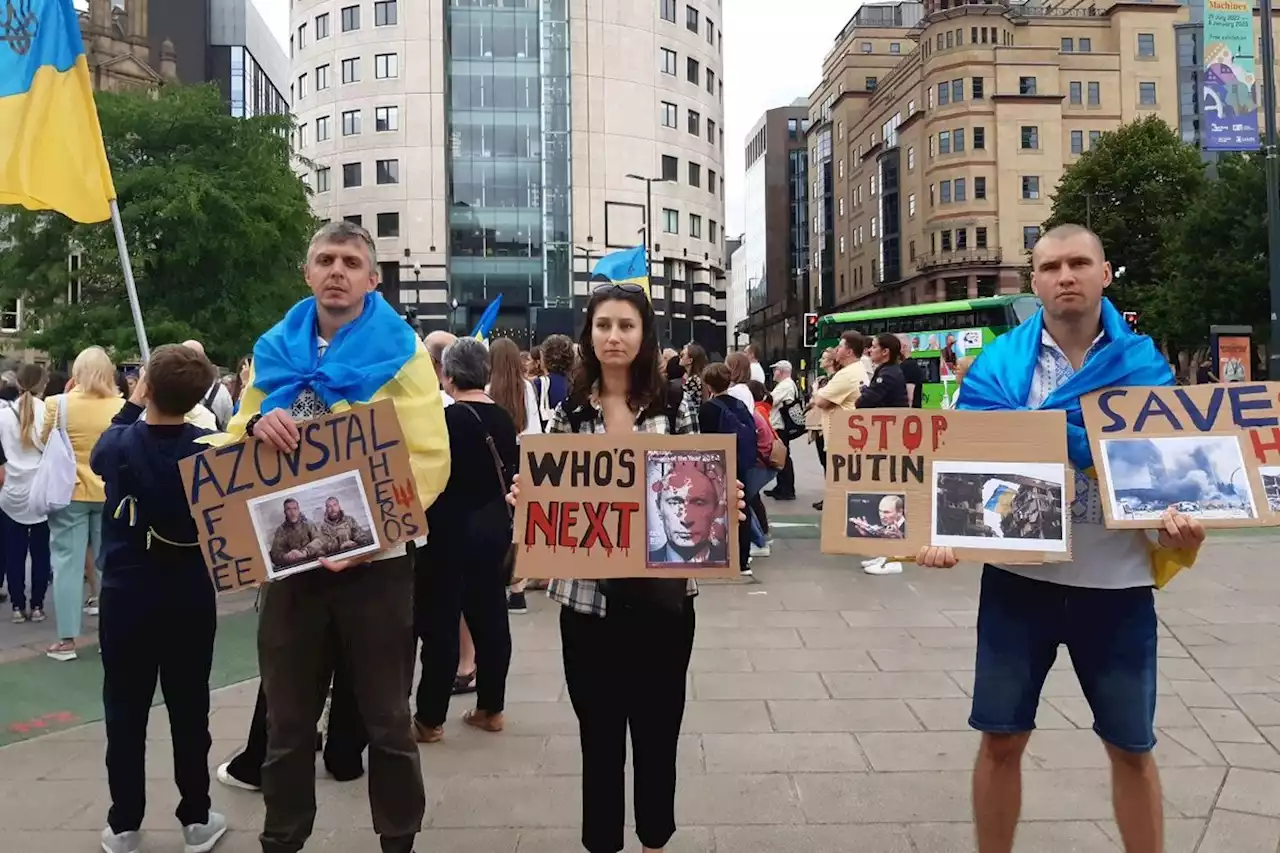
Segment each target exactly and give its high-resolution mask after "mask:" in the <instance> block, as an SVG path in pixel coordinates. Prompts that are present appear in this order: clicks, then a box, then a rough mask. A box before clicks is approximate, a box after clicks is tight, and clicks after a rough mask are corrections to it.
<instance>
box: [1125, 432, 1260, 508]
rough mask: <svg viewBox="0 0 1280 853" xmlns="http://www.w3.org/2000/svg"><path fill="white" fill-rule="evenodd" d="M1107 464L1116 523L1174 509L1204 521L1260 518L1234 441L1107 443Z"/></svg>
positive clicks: (1179, 439) (1201, 438)
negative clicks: (1170, 508)
mask: <svg viewBox="0 0 1280 853" xmlns="http://www.w3.org/2000/svg"><path fill="white" fill-rule="evenodd" d="M1102 464H1103V465H1104V466H1105V469H1106V475H1107V483H1108V484H1109V487H1110V490H1111V494H1110V495H1108V500H1110V501H1111V514H1112V517H1113V518H1115V519H1116V520H1117V521H1151V520H1153V519H1158V518H1159V517H1160V516H1161V515H1162V514H1163V513H1164V511H1165V510H1166V509H1168V508H1169V507H1175V508H1176V509H1177V510H1178V511H1179V512H1182V513H1185V514H1187V515H1192V516H1195V517H1197V518H1201V519H1229V518H1246V519H1247V518H1257V511H1256V509H1255V508H1254V503H1253V494H1252V492H1251V491H1250V490H1249V472H1248V470H1247V469H1246V468H1245V465H1244V456H1243V455H1242V454H1241V452H1240V442H1239V440H1238V439H1237V438H1236V437H1235V436H1231V435H1216V436H1215V435H1210V436H1193V437H1188V438H1183V437H1180V436H1170V437H1164V438H1118V439H1107V440H1105V441H1103V442H1102Z"/></svg>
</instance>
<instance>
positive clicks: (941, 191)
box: [938, 181, 951, 204]
mask: <svg viewBox="0 0 1280 853" xmlns="http://www.w3.org/2000/svg"><path fill="white" fill-rule="evenodd" d="M938 203H939V204H951V182H950V181H943V182H942V183H940V184H938Z"/></svg>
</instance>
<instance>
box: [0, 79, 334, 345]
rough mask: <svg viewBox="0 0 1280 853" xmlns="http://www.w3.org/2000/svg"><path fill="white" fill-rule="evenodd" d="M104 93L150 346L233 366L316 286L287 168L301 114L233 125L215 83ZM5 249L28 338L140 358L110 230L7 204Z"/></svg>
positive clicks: (309, 220) (301, 203) (1, 223)
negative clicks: (74, 257) (307, 277)
mask: <svg viewBox="0 0 1280 853" xmlns="http://www.w3.org/2000/svg"><path fill="white" fill-rule="evenodd" d="M95 98H96V101H97V105H98V115H99V118H100V121H101V124H102V132H103V137H104V139H105V141H106V147H107V156H108V159H109V160H110V162H111V171H112V175H113V176H114V179H115V186H116V192H117V195H118V198H119V204H120V214H121V220H122V223H123V226H124V232H125V237H126V240H127V241H128V245H129V252H130V254H131V256H132V259H133V270H134V276H135V279H136V282H137V287H138V297H139V300H140V302H141V304H142V315H143V319H144V321H145V323H146V328H147V335H148V338H149V340H150V342H151V343H152V344H153V345H158V344H162V343H169V342H174V341H181V340H184V339H186V338H190V337H195V338H199V339H200V340H202V341H203V342H204V343H205V346H206V348H207V350H208V352H209V355H210V357H211V358H212V359H213V360H214V361H216V362H219V363H222V364H232V363H234V361H235V359H236V358H237V357H239V356H240V355H243V354H245V353H247V352H249V351H250V349H251V348H252V345H253V342H254V340H255V339H256V338H257V336H258V335H259V334H261V333H262V331H264V330H265V329H266V328H267V327H269V326H270V325H271V324H272V323H274V322H275V321H276V320H277V319H279V317H280V316H281V315H282V314H283V313H284V311H285V310H287V309H288V307H289V306H290V305H292V304H293V303H294V302H295V301H296V300H297V299H298V298H300V297H301V296H303V295H305V292H306V291H305V286H304V284H303V282H302V278H301V275H300V274H299V268H300V265H301V263H302V261H303V260H304V259H305V253H306V247H307V241H308V238H309V236H310V234H311V233H312V231H313V230H314V228H315V225H316V220H315V217H314V216H312V214H311V211H310V208H309V205H308V201H307V189H306V187H305V186H304V185H303V184H302V182H301V181H300V180H299V179H298V177H297V175H296V174H295V173H294V172H293V169H292V168H291V166H290V156H291V154H290V145H289V132H290V130H291V129H292V127H293V120H292V118H291V117H289V116H259V117H255V118H247V119H238V118H233V117H231V116H230V115H227V114H226V106H225V103H224V102H223V100H222V98H221V95H220V94H219V92H218V90H217V88H216V87H213V86H165V87H163V88H162V89H160V91H159V92H147V93H126V94H113V93H104V92H100V93H97V94H96V96H95ZM0 245H6V246H9V248H8V249H7V250H6V251H5V252H4V253H2V254H0V298H2V299H4V300H6V301H8V300H13V299H15V298H16V299H21V300H22V306H23V320H24V323H23V325H24V327H25V331H24V335H23V337H24V339H25V343H27V344H28V345H30V346H33V347H36V348H38V349H41V350H44V351H45V352H48V353H49V354H50V356H52V357H53V358H54V359H55V360H66V359H70V358H73V357H74V356H75V354H76V353H77V352H79V350H81V349H82V348H84V347H86V346H89V345H92V344H99V345H101V346H104V347H106V348H107V349H108V350H109V351H111V352H112V353H113V354H114V355H115V356H116V358H117V359H120V360H124V359H126V358H129V357H133V356H136V354H137V352H138V344H137V339H136V336H135V334H134V328H133V320H132V317H131V314H130V312H129V303H128V298H127V295H126V291H125V286H124V277H123V274H122V271H121V268H120V260H119V256H118V255H117V252H116V244H115V236H114V232H113V230H112V227H111V224H110V223H109V222H106V223H97V224H92V225H81V224H77V223H74V222H71V221H70V220H68V219H67V218H65V217H63V216H61V215H59V214H53V213H32V212H30V211H25V210H17V209H12V208H11V209H8V210H6V216H4V217H0ZM71 253H75V254H78V255H79V258H80V267H79V270H78V273H77V274H76V275H75V276H73V274H72V272H71V271H69V269H68V255H69V254H71ZM73 278H78V280H79V282H80V292H79V294H78V298H77V295H76V294H73V293H72V292H71V291H70V288H71V286H72V282H73Z"/></svg>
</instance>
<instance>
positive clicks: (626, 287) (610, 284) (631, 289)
mask: <svg viewBox="0 0 1280 853" xmlns="http://www.w3.org/2000/svg"><path fill="white" fill-rule="evenodd" d="M613 290H617V291H620V292H622V293H644V288H643V287H641V286H640V285H638V284H619V283H618V282H616V281H602V282H600V284H597V285H596V287H595V289H594V290H592V291H591V292H592V293H605V292H607V291H613Z"/></svg>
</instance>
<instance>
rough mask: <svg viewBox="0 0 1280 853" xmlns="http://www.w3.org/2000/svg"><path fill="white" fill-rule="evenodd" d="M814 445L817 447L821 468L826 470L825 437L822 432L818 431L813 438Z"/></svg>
mask: <svg viewBox="0 0 1280 853" xmlns="http://www.w3.org/2000/svg"><path fill="white" fill-rule="evenodd" d="M813 444H814V446H815V447H816V448H817V449H818V462H819V463H820V464H821V465H822V470H823V472H825V471H826V470H827V439H826V437H825V436H824V435H823V434H822V433H818V435H817V437H816V438H815V439H814V440H813Z"/></svg>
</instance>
